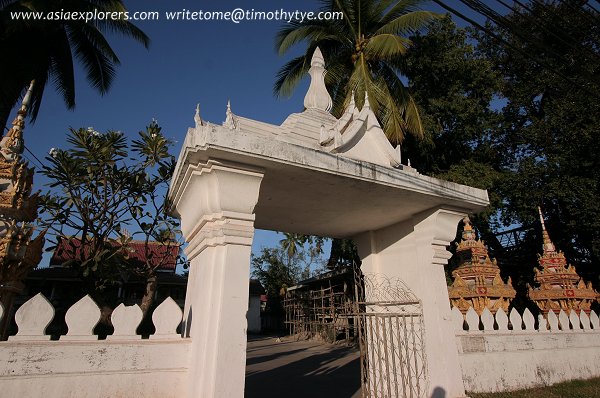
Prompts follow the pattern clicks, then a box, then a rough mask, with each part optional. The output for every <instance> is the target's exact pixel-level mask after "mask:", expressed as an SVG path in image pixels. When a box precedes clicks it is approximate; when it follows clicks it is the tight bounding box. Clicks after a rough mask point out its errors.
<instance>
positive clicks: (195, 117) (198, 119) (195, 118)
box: [194, 104, 204, 128]
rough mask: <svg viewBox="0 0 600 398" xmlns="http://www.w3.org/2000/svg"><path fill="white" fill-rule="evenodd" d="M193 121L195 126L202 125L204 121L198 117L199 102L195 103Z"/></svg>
mask: <svg viewBox="0 0 600 398" xmlns="http://www.w3.org/2000/svg"><path fill="white" fill-rule="evenodd" d="M194 122H195V123H196V128H198V127H200V126H204V121H203V120H202V118H201V117H200V104H196V113H195V114H194Z"/></svg>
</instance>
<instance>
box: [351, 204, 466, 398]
mask: <svg viewBox="0 0 600 398" xmlns="http://www.w3.org/2000/svg"><path fill="white" fill-rule="evenodd" d="M464 215H465V214H463V213H460V212H456V211H452V210H444V209H434V210H431V211H426V212H423V213H420V214H417V215H416V216H414V217H413V218H412V219H409V220H406V221H404V222H401V223H398V224H395V225H392V226H390V227H386V228H382V229H379V230H377V231H369V232H365V233H363V234H360V235H359V236H356V237H355V238H354V241H355V243H356V244H357V246H358V251H359V254H360V256H361V259H362V267H361V268H362V270H363V272H364V273H365V274H380V275H383V276H386V277H388V278H399V279H401V280H402V281H403V282H404V283H405V284H406V285H407V286H408V288H409V289H410V290H411V291H412V292H413V293H414V295H415V296H416V297H417V298H418V299H420V300H421V302H422V308H423V323H424V328H425V331H424V343H425V355H426V358H427V367H426V371H427V379H428V393H427V396H428V397H436V398H437V397H442V396H443V397H446V398H454V397H464V396H465V390H464V385H463V380H462V373H461V368H460V363H459V359H458V351H457V346H456V342H455V334H454V329H453V327H452V323H451V312H450V303H449V299H448V288H447V286H446V278H445V275H444V265H445V264H446V263H447V261H448V259H449V258H450V257H451V254H450V253H449V252H448V251H447V250H446V246H447V245H448V244H449V243H450V242H451V241H452V240H453V239H454V237H455V235H456V228H457V225H458V222H459V221H460V220H461V219H462V218H463V217H464Z"/></svg>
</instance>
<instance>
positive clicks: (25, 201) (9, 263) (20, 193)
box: [0, 82, 44, 336]
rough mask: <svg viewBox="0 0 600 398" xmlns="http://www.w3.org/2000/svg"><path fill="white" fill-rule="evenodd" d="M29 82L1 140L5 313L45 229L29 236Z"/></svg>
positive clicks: (32, 212) (0, 254) (0, 281)
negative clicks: (26, 133)
mask: <svg viewBox="0 0 600 398" xmlns="http://www.w3.org/2000/svg"><path fill="white" fill-rule="evenodd" d="M32 86H33V82H32V85H31V86H30V87H29V90H28V91H27V94H26V95H25V97H24V98H23V103H22V105H21V107H20V108H19V111H18V112H17V117H16V118H15V120H14V121H13V123H12V128H11V129H10V130H9V131H8V132H7V133H6V135H5V136H3V137H2V140H1V141H0V303H1V304H2V307H3V310H4V312H5V313H10V311H11V307H12V304H13V301H14V299H15V297H16V295H17V294H19V293H21V292H22V290H23V288H24V284H23V279H24V278H25V277H26V276H27V274H28V273H29V271H31V270H32V269H33V268H35V267H36V266H37V264H38V263H39V261H40V260H41V256H42V249H43V246H44V233H41V234H38V236H37V237H36V238H32V235H33V233H34V230H35V228H34V227H33V225H32V223H33V221H34V220H35V219H36V217H37V195H36V194H34V195H31V188H32V185H33V168H30V167H28V164H27V161H25V160H24V159H23V157H22V156H21V154H22V153H23V149H24V146H25V145H24V142H23V128H24V126H25V115H26V113H27V107H28V105H29V101H30V100H31V90H32ZM8 318H9V317H8V316H4V317H3V320H2V322H0V336H3V335H4V334H5V331H6V319H8Z"/></svg>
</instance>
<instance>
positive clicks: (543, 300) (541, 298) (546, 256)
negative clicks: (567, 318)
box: [528, 207, 598, 315]
mask: <svg viewBox="0 0 600 398" xmlns="http://www.w3.org/2000/svg"><path fill="white" fill-rule="evenodd" d="M538 213H539V215H540V223H541V225H542V238H543V241H544V244H543V248H544V251H543V253H542V255H538V263H539V266H540V267H541V269H539V268H535V277H534V280H535V281H536V283H537V284H539V287H532V286H529V287H528V293H529V298H531V300H533V301H534V302H535V304H536V305H537V306H538V307H539V309H540V310H541V311H542V313H543V314H544V315H546V314H548V312H549V311H550V310H553V311H555V312H558V311H560V310H564V311H565V312H569V311H570V310H574V311H575V312H577V313H578V314H579V313H580V312H581V311H584V312H586V313H588V314H589V312H590V309H591V305H592V302H594V301H595V300H596V297H597V296H598V293H597V292H596V291H595V290H594V288H593V287H592V284H591V283H590V282H585V281H584V280H583V279H582V278H581V277H580V276H579V275H578V274H577V272H576V270H575V267H573V266H572V265H571V264H568V263H567V259H566V258H565V254H564V253H563V252H561V251H558V250H556V247H555V246H554V243H552V240H550V235H548V231H547V230H546V224H545V223H544V215H543V213H542V209H541V208H540V207H538Z"/></svg>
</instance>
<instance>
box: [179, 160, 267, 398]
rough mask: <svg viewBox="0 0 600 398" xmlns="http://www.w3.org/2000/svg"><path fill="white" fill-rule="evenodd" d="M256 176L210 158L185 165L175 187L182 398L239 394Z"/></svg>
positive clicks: (257, 185)
mask: <svg viewBox="0 0 600 398" xmlns="http://www.w3.org/2000/svg"><path fill="white" fill-rule="evenodd" d="M262 177H263V174H262V172H261V171H259V170H256V169H251V168H248V167H245V166H243V165H238V164H233V163H226V162H221V161H215V160H209V161H208V162H206V163H204V164H198V165H190V166H188V169H187V172H186V173H185V177H184V179H183V181H182V183H181V184H180V185H179V192H178V195H177V199H176V203H174V205H175V207H176V209H177V212H178V213H179V215H180V216H181V220H182V225H181V227H182V232H183V235H184V236H185V238H186V241H187V242H188V246H187V247H186V249H185V251H186V255H187V256H188V260H190V274H189V280H188V287H187V296H186V302H185V309H184V323H183V333H184V335H185V336H187V337H190V338H191V340H192V344H191V350H192V352H191V358H192V362H191V364H190V369H189V373H188V380H189V382H188V383H189V385H188V397H223V398H226V397H232V398H234V397H235V398H239V397H243V396H244V378H245V367H246V329H247V321H246V312H247V311H248V290H249V273H250V251H251V246H252V239H253V236H254V214H253V211H254V206H255V205H256V202H257V201H258V194H259V188H260V183H261V180H262Z"/></svg>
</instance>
